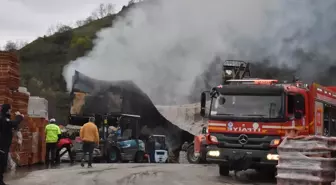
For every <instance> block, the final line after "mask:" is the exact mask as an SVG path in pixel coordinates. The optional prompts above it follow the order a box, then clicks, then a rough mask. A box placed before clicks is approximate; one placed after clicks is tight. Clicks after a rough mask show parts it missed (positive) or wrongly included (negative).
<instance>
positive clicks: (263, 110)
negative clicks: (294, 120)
mask: <svg viewBox="0 0 336 185" xmlns="http://www.w3.org/2000/svg"><path fill="white" fill-rule="evenodd" d="M223 98H224V99H223ZM211 115H221V116H228V117H236V118H237V117H244V118H248V117H257V118H282V117H283V113H282V97H281V95H278V96H276V95H263V96H255V95H220V96H218V97H217V98H214V99H213V101H212V106H211Z"/></svg>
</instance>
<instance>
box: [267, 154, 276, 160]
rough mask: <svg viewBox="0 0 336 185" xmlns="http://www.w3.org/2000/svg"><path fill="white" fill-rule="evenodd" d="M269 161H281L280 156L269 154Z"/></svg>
mask: <svg viewBox="0 0 336 185" xmlns="http://www.w3.org/2000/svg"><path fill="white" fill-rule="evenodd" d="M267 160H270V161H278V160H279V155H278V154H267Z"/></svg>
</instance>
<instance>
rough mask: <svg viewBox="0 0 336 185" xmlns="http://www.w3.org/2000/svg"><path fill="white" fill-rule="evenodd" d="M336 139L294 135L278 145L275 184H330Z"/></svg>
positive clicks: (333, 166)
mask: <svg viewBox="0 0 336 185" xmlns="http://www.w3.org/2000/svg"><path fill="white" fill-rule="evenodd" d="M335 150H336V138H333V137H323V136H297V137H293V138H286V139H285V140H284V141H283V142H282V143H281V144H280V146H279V147H278V153H279V161H278V165H277V170H278V173H277V176H276V178H277V185H330V184H331V182H333V181H334V180H335V169H336V159H335V158H332V155H333V153H334V151H335Z"/></svg>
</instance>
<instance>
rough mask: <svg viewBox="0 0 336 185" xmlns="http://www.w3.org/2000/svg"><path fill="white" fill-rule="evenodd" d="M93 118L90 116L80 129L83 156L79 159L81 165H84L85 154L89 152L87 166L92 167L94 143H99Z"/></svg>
mask: <svg viewBox="0 0 336 185" xmlns="http://www.w3.org/2000/svg"><path fill="white" fill-rule="evenodd" d="M94 122H95V118H94V117H90V118H89V122H88V123H85V124H84V125H83V126H82V128H81V129H80V134H79V136H80V138H81V140H82V141H83V157H82V160H81V166H82V167H84V162H85V155H86V154H87V153H88V154H89V161H88V168H91V167H92V154H93V150H94V148H95V144H97V145H99V133H98V128H97V126H96V124H95V123H94Z"/></svg>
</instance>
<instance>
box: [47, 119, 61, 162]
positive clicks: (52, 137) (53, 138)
mask: <svg viewBox="0 0 336 185" xmlns="http://www.w3.org/2000/svg"><path fill="white" fill-rule="evenodd" d="M61 134H62V132H61V129H60V128H59V126H58V125H57V124H56V119H55V118H52V119H50V120H49V123H48V125H47V126H46V127H45V136H46V156H45V164H46V165H49V164H51V165H54V164H55V159H56V150H57V143H58V141H59V138H60V136H61ZM50 155H51V158H50V157H49V156H50Z"/></svg>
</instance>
